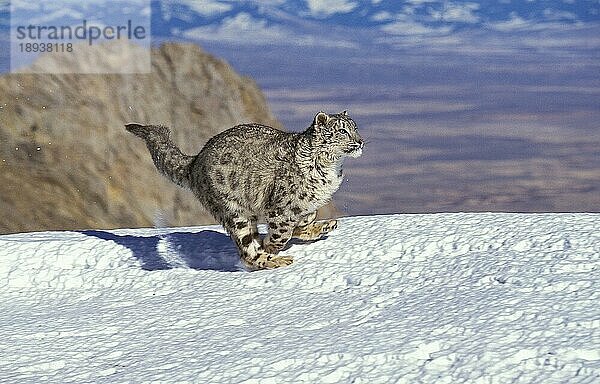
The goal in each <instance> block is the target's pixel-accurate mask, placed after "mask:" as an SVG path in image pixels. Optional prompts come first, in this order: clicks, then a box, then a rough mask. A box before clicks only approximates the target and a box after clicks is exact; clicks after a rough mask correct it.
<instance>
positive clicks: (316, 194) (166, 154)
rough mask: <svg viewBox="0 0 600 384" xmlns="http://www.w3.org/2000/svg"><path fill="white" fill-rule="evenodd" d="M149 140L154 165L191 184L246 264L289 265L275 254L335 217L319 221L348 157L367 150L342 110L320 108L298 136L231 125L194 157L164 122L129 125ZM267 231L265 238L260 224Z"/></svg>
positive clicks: (327, 227) (314, 235) (325, 228)
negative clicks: (261, 221) (181, 147)
mask: <svg viewBox="0 0 600 384" xmlns="http://www.w3.org/2000/svg"><path fill="white" fill-rule="evenodd" d="M126 128H127V130H128V131H130V132H132V133H134V134H135V135H137V136H139V137H141V138H142V139H144V140H145V142H146V145H147V147H148V149H149V151H150V154H151V155H152V159H153V161H154V164H155V165H156V167H157V168H158V170H159V171H161V172H162V173H163V174H164V175H166V176H167V177H168V178H170V179H171V180H172V181H173V182H175V183H176V184H178V185H180V186H183V187H186V188H189V189H190V190H191V191H192V192H193V193H194V194H195V195H196V197H197V198H198V199H199V200H200V201H201V202H202V204H203V205H204V206H205V207H206V208H207V209H208V210H209V211H210V213H211V214H212V215H213V216H214V217H215V219H216V220H218V221H219V222H220V223H221V224H222V225H223V226H224V227H225V229H226V230H227V232H228V233H229V234H230V235H231V237H232V239H233V240H234V242H235V244H236V245H237V247H238V249H239V253H240V257H241V258H242V260H243V261H244V262H245V263H246V265H247V266H248V267H249V268H252V269H265V268H277V267H281V266H285V265H289V264H291V263H292V258H291V257H288V256H278V255H277V254H278V252H279V251H280V250H281V249H282V248H283V247H284V246H285V245H286V244H287V242H288V241H289V240H290V238H292V237H297V238H300V239H303V240H315V239H318V238H321V237H322V236H323V235H325V234H327V233H328V232H330V231H332V230H333V229H335V227H336V226H337V222H336V221H335V220H328V221H323V222H316V221H315V217H316V210H317V209H318V208H320V207H322V206H323V205H324V204H326V203H327V202H328V201H329V200H330V199H331V197H332V195H333V193H334V192H335V191H336V190H337V189H338V188H339V186H340V183H341V182H342V179H343V172H342V165H343V161H344V158H346V157H358V156H360V155H361V153H362V149H363V140H362V138H361V136H360V134H359V133H358V129H357V126H356V123H355V122H354V120H352V119H351V118H350V117H349V116H348V114H347V113H346V112H345V111H344V112H342V113H339V114H331V115H328V114H326V113H324V112H319V113H317V115H316V116H315V118H314V120H313V122H312V124H311V125H310V126H309V127H308V128H307V129H306V130H305V131H304V132H300V133H290V132H282V131H279V130H277V129H274V128H271V127H268V126H265V125H260V124H243V125H238V126H235V127H233V128H230V129H228V130H226V131H224V132H222V133H220V134H218V135H216V136H215V137H213V138H212V139H210V140H209V141H208V143H206V145H205V146H204V148H202V150H201V151H200V153H199V154H198V155H196V156H188V155H185V154H183V153H182V152H181V151H180V150H179V149H178V148H177V147H176V146H175V144H173V142H172V141H171V139H170V138H169V129H168V128H166V127H163V126H155V125H147V126H142V125H139V124H128V125H126ZM261 217H264V218H265V220H266V221H267V223H268V225H269V232H268V234H267V236H266V237H265V239H264V240H261V238H260V236H259V234H258V230H257V227H256V225H257V222H258V220H259V218H261Z"/></svg>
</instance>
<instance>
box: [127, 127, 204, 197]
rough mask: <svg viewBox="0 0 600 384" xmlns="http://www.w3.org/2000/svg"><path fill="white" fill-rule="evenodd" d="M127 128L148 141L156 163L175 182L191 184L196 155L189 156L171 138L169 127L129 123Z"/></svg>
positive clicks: (186, 185)
mask: <svg viewBox="0 0 600 384" xmlns="http://www.w3.org/2000/svg"><path fill="white" fill-rule="evenodd" d="M125 128H126V129H127V130H128V131H129V132H131V133H133V134H134V135H136V136H139V137H141V138H142V139H144V141H145V142H146V146H147V147H148V150H149V151H150V155H152V160H153V161H154V165H155V166H156V168H158V170H159V171H160V172H161V173H162V174H164V175H165V176H167V177H168V178H169V179H171V181H173V182H174V183H175V184H177V185H180V186H182V187H185V188H189V186H190V166H191V164H192V161H193V160H194V158H195V156H188V155H186V154H184V153H183V152H181V150H180V149H179V148H177V146H176V145H175V144H174V143H173V141H172V140H171V139H170V138H169V133H170V132H169V128H167V127H164V126H162V125H140V124H127V125H125Z"/></svg>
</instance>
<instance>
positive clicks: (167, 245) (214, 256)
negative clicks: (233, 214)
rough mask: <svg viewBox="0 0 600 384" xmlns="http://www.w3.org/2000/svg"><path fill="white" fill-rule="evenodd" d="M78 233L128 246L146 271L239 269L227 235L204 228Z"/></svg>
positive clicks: (237, 258)
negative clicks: (136, 233) (147, 232)
mask: <svg viewBox="0 0 600 384" xmlns="http://www.w3.org/2000/svg"><path fill="white" fill-rule="evenodd" d="M81 233H83V234H85V235H88V236H93V237H97V238H99V239H103V240H112V241H114V242H115V243H117V244H120V245H122V246H124V247H127V248H129V249H130V250H131V251H132V252H133V256H134V257H135V258H137V259H138V260H139V261H140V263H141V267H142V269H144V270H147V271H156V270H164V269H172V268H192V269H197V270H213V271H223V272H233V271H243V270H244V268H243V267H242V266H241V263H240V258H239V256H238V252H237V248H236V247H235V245H234V243H233V241H231V238H229V236H227V235H225V234H223V233H221V232H216V231H210V230H205V231H201V232H196V233H190V232H174V233H168V234H164V235H155V236H132V235H116V234H114V233H110V232H106V231H96V230H88V231H81Z"/></svg>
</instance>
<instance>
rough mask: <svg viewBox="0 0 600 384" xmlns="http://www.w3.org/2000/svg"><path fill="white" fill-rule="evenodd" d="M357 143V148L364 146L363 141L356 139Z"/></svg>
mask: <svg viewBox="0 0 600 384" xmlns="http://www.w3.org/2000/svg"><path fill="white" fill-rule="evenodd" d="M357 144H358V149H363V147H364V146H365V142H364V141H362V140H358V141H357Z"/></svg>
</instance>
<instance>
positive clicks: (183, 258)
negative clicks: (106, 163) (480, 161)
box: [0, 214, 600, 383]
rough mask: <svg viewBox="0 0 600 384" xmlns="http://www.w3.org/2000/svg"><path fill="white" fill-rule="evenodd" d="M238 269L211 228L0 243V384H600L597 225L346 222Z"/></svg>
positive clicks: (500, 220) (554, 217)
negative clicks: (283, 257)
mask: <svg viewBox="0 0 600 384" xmlns="http://www.w3.org/2000/svg"><path fill="white" fill-rule="evenodd" d="M285 253H286V254H288V255H292V256H295V263H294V264H293V265H292V266H291V267H288V268H284V269H280V270H273V271H259V272H252V273H249V272H245V271H241V270H239V269H238V261H237V257H236V256H235V249H234V247H233V245H232V243H231V242H230V240H229V238H228V237H226V236H225V235H224V234H223V232H222V231H221V229H220V228H219V227H214V226H212V227H194V228H174V229H168V230H167V229H164V230H159V229H145V230H115V231H84V232H44V233H31V234H17V235H5V236H0V381H2V382H3V383H39V382H42V381H48V382H53V383H81V382H98V383H115V382H143V381H151V380H158V381H169V382H182V381H190V382H207V383H208V382H213V383H214V382H235V383H237V382H246V383H252V382H256V383H286V382H287V383H302V382H307V383H312V382H323V383H388V382H390V383H395V382H398V383H419V382H423V383H463V382H468V383H509V382H517V383H567V382H568V383H599V382H600V215H598V214H536V215H533V214H530V215H521V214H437V215H395V216H376V217H356V218H346V219H342V220H341V221H340V226H339V229H338V230H336V231H335V232H334V233H332V234H331V236H330V237H329V238H328V239H325V240H322V241H319V242H315V243H312V244H294V245H293V246H292V247H291V248H290V249H288V250H287V251H286V252H285Z"/></svg>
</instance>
